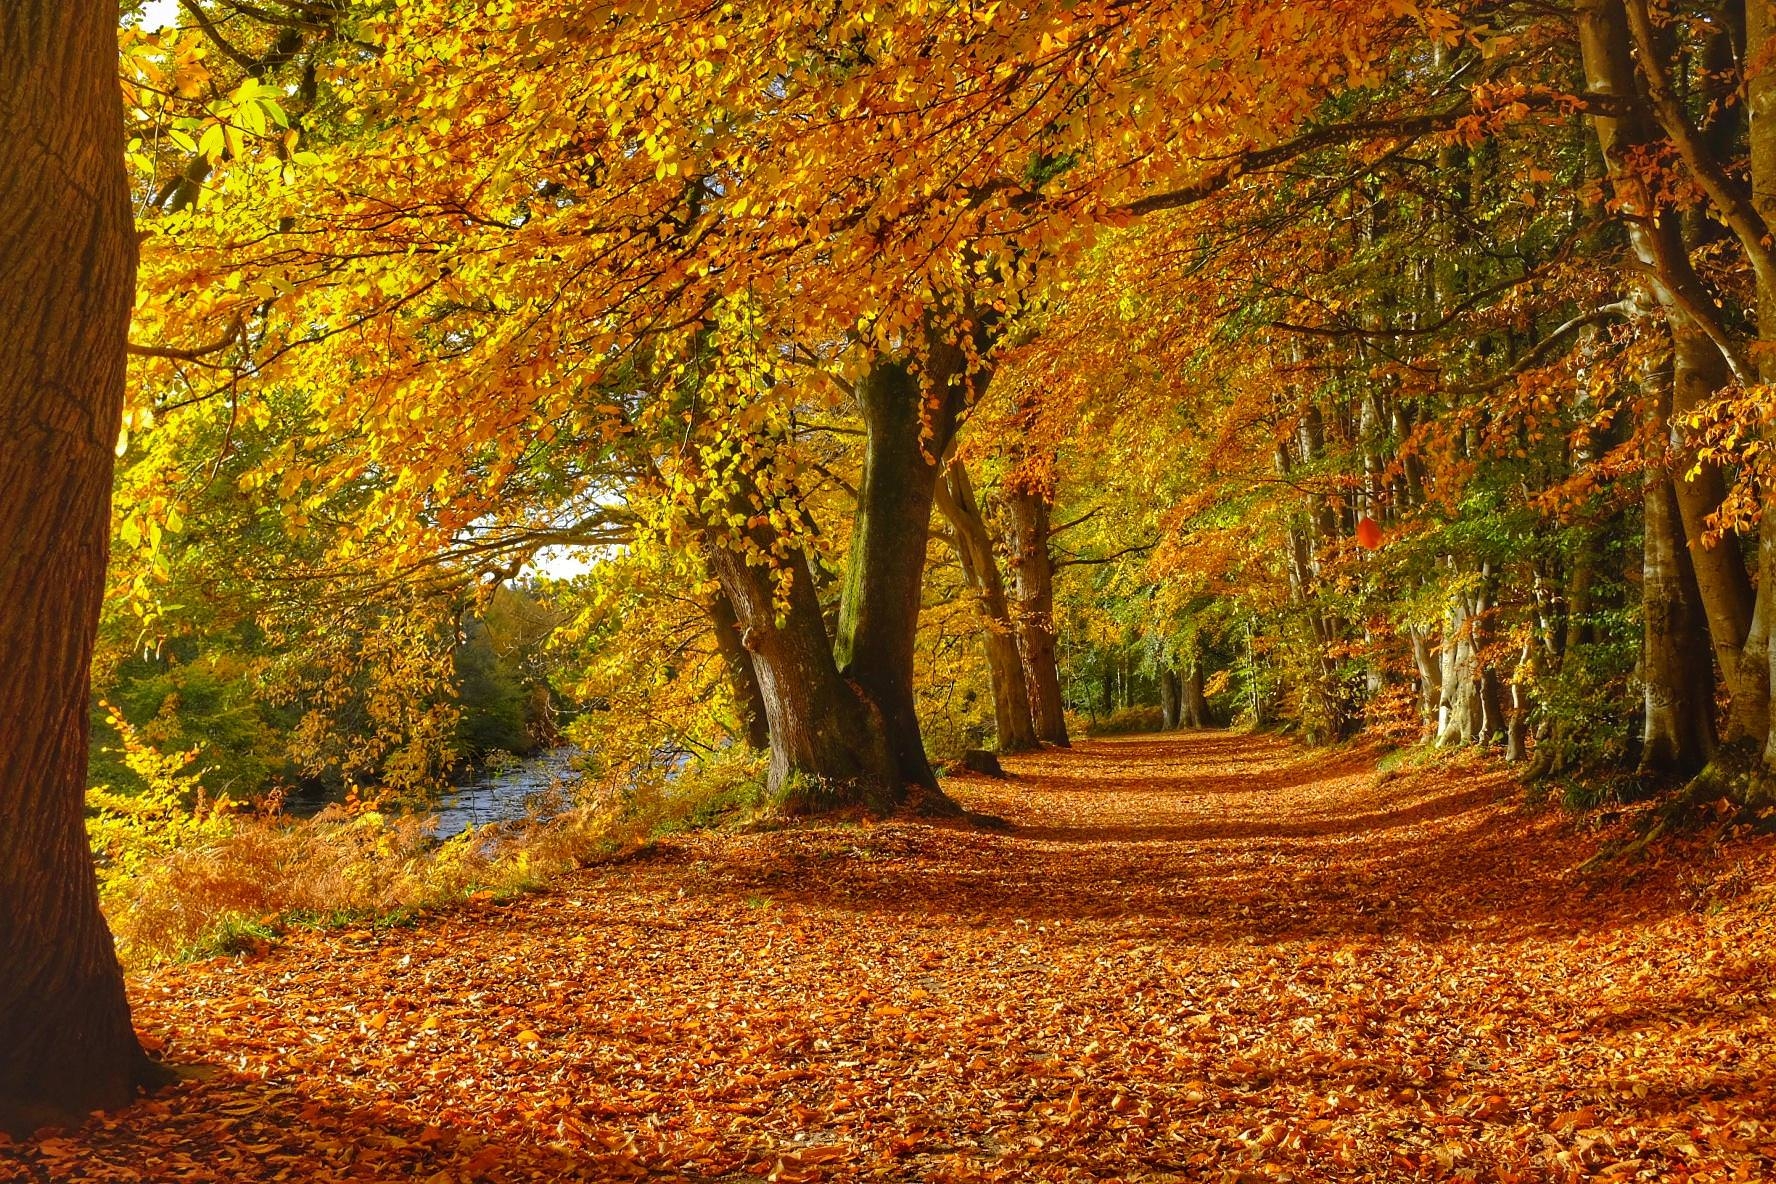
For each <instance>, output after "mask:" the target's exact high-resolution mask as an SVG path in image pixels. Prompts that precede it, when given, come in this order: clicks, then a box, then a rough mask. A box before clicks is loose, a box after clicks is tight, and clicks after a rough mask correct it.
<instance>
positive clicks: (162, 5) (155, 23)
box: [142, 0, 179, 31]
mask: <svg viewBox="0 0 1776 1184" xmlns="http://www.w3.org/2000/svg"><path fill="white" fill-rule="evenodd" d="M178 23H179V0H148V3H146V4H144V5H142V27H143V28H144V29H148V30H150V31H152V30H155V29H158V28H160V27H162V26H163V25H176V24H178Z"/></svg>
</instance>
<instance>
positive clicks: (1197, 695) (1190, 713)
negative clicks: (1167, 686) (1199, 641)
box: [1183, 650, 1209, 728]
mask: <svg viewBox="0 0 1776 1184" xmlns="http://www.w3.org/2000/svg"><path fill="white" fill-rule="evenodd" d="M1183 691H1184V695H1183V698H1184V711H1183V715H1184V726H1185V727H1187V728H1206V727H1208V726H1209V699H1208V696H1207V695H1205V694H1204V693H1203V664H1202V654H1201V652H1200V650H1199V652H1198V653H1197V654H1195V655H1194V656H1193V657H1192V658H1191V660H1190V669H1189V670H1188V671H1186V672H1185V674H1184V687H1183Z"/></svg>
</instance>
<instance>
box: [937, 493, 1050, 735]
mask: <svg viewBox="0 0 1776 1184" xmlns="http://www.w3.org/2000/svg"><path fill="white" fill-rule="evenodd" d="M936 493H937V504H938V508H939V509H941V510H942V511H943V514H944V517H946V518H948V519H949V521H950V525H951V527H953V528H954V530H955V532H956V553H957V555H958V557H959V558H960V560H961V563H962V574H963V577H964V578H965V579H966V580H967V581H968V586H969V587H970V588H972V589H973V590H974V596H975V601H976V603H978V604H979V605H980V611H981V620H982V623H983V624H984V626H985V632H984V633H983V634H982V643H983V645H984V647H985V649H986V655H987V672H988V674H989V676H990V677H991V679H992V683H993V720H994V724H995V726H996V728H997V730H998V736H999V751H1000V752H1002V753H1007V752H1028V751H1029V750H1030V749H1032V748H1035V747H1037V744H1038V741H1037V739H1036V725H1035V723H1034V721H1033V720H1032V718H1031V715H1030V690H1029V683H1028V681H1027V680H1026V679H1025V677H1024V663H1023V660H1022V658H1020V657H1019V656H1018V646H1017V626H1016V623H1015V622H1013V620H1012V618H1011V605H1010V602H1009V601H1008V600H1007V599H1006V595H1005V580H1004V577H1002V576H1001V575H1000V574H999V560H998V558H997V557H996V556H995V555H994V554H993V539H992V535H990V534H989V533H988V532H987V523H986V519H985V518H984V517H983V516H982V515H981V511H980V503H979V501H978V500H977V499H976V498H975V496H974V485H973V483H972V482H970V481H969V479H968V469H967V468H966V467H965V466H964V465H963V464H962V462H961V461H959V460H951V461H950V463H949V466H948V468H946V469H945V471H944V478H943V480H941V481H939V482H938V483H937V489H936Z"/></svg>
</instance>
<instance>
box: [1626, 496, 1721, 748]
mask: <svg viewBox="0 0 1776 1184" xmlns="http://www.w3.org/2000/svg"><path fill="white" fill-rule="evenodd" d="M1677 519H1678V509H1677V496H1676V494H1675V493H1674V492H1673V491H1672V488H1671V482H1670V481H1669V480H1668V479H1667V478H1666V477H1665V475H1664V474H1663V473H1662V472H1658V471H1653V472H1651V473H1649V474H1648V477H1647V482H1646V491H1645V522H1646V534H1645V544H1644V547H1643V550H1642V560H1641V562H1642V566H1641V616H1642V621H1643V624H1644V632H1645V650H1644V653H1643V660H1642V665H1641V684H1642V687H1643V689H1644V692H1645V703H1646V709H1645V713H1644V715H1643V717H1642V724H1641V729H1642V730H1641V750H1640V769H1641V771H1642V772H1643V773H1676V774H1683V775H1688V774H1690V773H1694V772H1696V771H1697V770H1698V769H1700V768H1701V767H1702V766H1703V765H1704V764H1706V763H1707V761H1708V758H1709V757H1710V756H1712V755H1713V754H1714V672H1713V670H1712V668H1711V663H1710V661H1709V657H1708V642H1707V638H1706V636H1705V634H1704V625H1703V622H1702V612H1701V606H1700V605H1699V604H1698V603H1697V601H1698V596H1697V593H1696V591H1695V576H1694V574H1693V573H1692V572H1691V571H1690V570H1689V555H1688V553H1687V552H1685V550H1684V549H1683V547H1682V546H1681V545H1680V543H1679V537H1680V536H1679V526H1678V521H1677Z"/></svg>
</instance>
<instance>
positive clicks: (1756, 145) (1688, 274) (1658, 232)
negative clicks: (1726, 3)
mask: <svg viewBox="0 0 1776 1184" xmlns="http://www.w3.org/2000/svg"><path fill="white" fill-rule="evenodd" d="M1575 14H1576V16H1577V18H1578V33H1579V48H1580V52H1581V57H1582V59H1583V63H1584V70H1585V83H1586V89H1587V91H1588V92H1589V93H1590V94H1593V95H1597V96H1600V97H1602V98H1605V99H1609V100H1612V101H1613V102H1614V103H1615V105H1616V107H1617V108H1618V111H1619V113H1617V114H1609V115H1594V116H1592V117H1591V127H1592V129H1593V130H1594V131H1595V133H1596V135H1597V143H1598V147H1599V148H1600V149H1601V150H1602V152H1603V157H1604V162H1605V164H1606V165H1607V166H1608V170H1609V176H1610V182H1611V186H1612V188H1613V190H1614V197H1615V202H1616V206H1617V208H1618V209H1619V210H1620V211H1621V215H1622V224H1623V228H1624V230H1625V231H1626V232H1627V235H1628V241H1629V243H1630V245H1631V246H1632V247H1633V250H1634V254H1635V256H1636V257H1637V258H1638V260H1639V261H1640V263H1641V265H1642V276H1643V278H1644V279H1645V281H1646V284H1647V288H1648V290H1649V291H1650V292H1651V294H1652V296H1653V298H1654V299H1655V300H1657V302H1658V304H1659V306H1660V308H1661V309H1662V310H1663V311H1664V314H1665V317H1666V320H1667V321H1668V323H1669V324H1670V325H1671V331H1672V338H1673V349H1674V352H1675V356H1676V363H1677V375H1676V378H1677V384H1678V386H1679V388H1680V390H1679V393H1678V395H1677V398H1678V399H1679V400H1686V401H1687V400H1688V399H1690V398H1691V397H1693V395H1694V391H1693V390H1692V387H1695V386H1700V385H1702V384H1705V383H1706V382H1707V381H1709V380H1708V378H1707V377H1706V376H1707V374H1708V372H1709V368H1710V366H1711V365H1712V364H1710V366H1704V365H1701V364H1700V362H1699V360H1698V359H1697V358H1696V356H1695V352H1694V351H1695V350H1696V349H1697V348H1698V347H1699V344H1700V343H1699V342H1697V341H1696V340H1695V335H1697V334H1702V335H1705V336H1708V337H1709V340H1710V342H1711V343H1712V344H1714V345H1715V346H1716V349H1717V351H1720V352H1722V353H1723V359H1724V356H1725V351H1724V350H1723V349H1722V346H1721V343H1720V342H1719V341H1717V340H1716V339H1715V337H1714V335H1713V333H1710V332H1708V330H1709V325H1708V323H1707V321H1706V318H1708V317H1710V316H1712V313H1711V309H1712V302H1711V300H1710V298H1709V296H1708V293H1707V291H1706V289H1705V288H1704V287H1703V285H1702V284H1701V282H1700V280H1699V279H1698V278H1697V276H1696V273H1695V271H1694V268H1693V267H1692V265H1691V263H1690V260H1689V255H1688V252H1687V251H1686V250H1685V244H1684V243H1683V240H1682V234H1681V220H1680V219H1679V218H1678V217H1676V216H1674V215H1671V214H1669V212H1667V216H1664V217H1660V216H1659V214H1660V212H1661V211H1660V210H1659V209H1658V204H1657V202H1656V201H1655V199H1654V197H1653V195H1652V194H1651V192H1650V191H1649V189H1648V187H1647V181H1646V179H1645V177H1644V176H1643V175H1642V172H1641V171H1640V170H1638V169H1637V168H1636V167H1635V166H1634V165H1633V164H1632V157H1633V156H1634V155H1635V154H1636V153H1638V152H1639V151H1641V150H1642V149H1643V148H1645V147H1646V146H1648V145H1650V144H1660V143H1661V142H1662V140H1663V137H1662V135H1661V133H1660V132H1658V131H1657V130H1656V129H1655V128H1654V127H1652V126H1651V121H1650V120H1649V119H1648V118H1647V117H1646V114H1645V112H1644V109H1643V108H1642V107H1641V105H1640V104H1641V100H1642V97H1643V87H1642V85H1641V83H1640V81H1639V80H1638V79H1637V77H1636V70H1635V62H1634V57H1633V54H1632V52H1631V44H1630V34H1629V29H1628V24H1627V16H1626V14H1625V12H1624V11H1623V9H1622V6H1621V3H1620V0H1582V2H1581V3H1579V4H1578V5H1577V7H1576V10H1575ZM1746 17H1747V22H1746V23H1747V47H1746V60H1747V62H1752V63H1757V62H1764V63H1766V65H1765V66H1764V67H1763V68H1762V69H1754V70H1753V71H1751V74H1750V76H1749V77H1748V78H1747V80H1746V91H1747V108H1748V112H1749V117H1750V123H1751V166H1752V167H1751V173H1752V204H1753V206H1754V207H1756V209H1757V210H1758V212H1759V213H1760V214H1763V215H1764V216H1766V217H1768V216H1769V215H1770V214H1771V213H1772V212H1776V199H1773V198H1772V195H1773V194H1776V120H1773V119H1772V116H1771V115H1770V110H1771V100H1772V98H1773V97H1776V95H1773V93H1772V82H1773V81H1776V76H1773V75H1772V72H1771V70H1770V69H1769V68H1768V65H1767V59H1768V52H1767V49H1766V43H1767V41H1768V34H1769V27H1770V21H1769V11H1768V5H1767V3H1764V2H1763V0H1759V2H1758V3H1753V4H1748V5H1747V6H1746ZM1758 321H1759V336H1760V338H1762V339H1763V341H1764V343H1765V344H1766V345H1769V344H1776V293H1771V292H1768V291H1765V290H1764V286H1763V284H1762V283H1761V282H1760V284H1759V290H1758ZM1717 329H1718V327H1717ZM1772 367H1776V357H1772V353H1771V351H1770V350H1769V349H1767V348H1766V349H1765V350H1762V351H1759V369H1760V371H1762V373H1760V377H1762V378H1763V379H1765V380H1766V381H1767V380H1769V379H1770V378H1772V377H1776V373H1772V372H1770V371H1771V368H1772ZM1707 492H1708V491H1707V490H1706V489H1704V490H1703V491H1701V492H1700V493H1698V492H1696V491H1692V490H1680V491H1679V504H1680V507H1681V509H1682V511H1683V513H1684V514H1685V516H1686V517H1687V518H1689V519H1691V520H1694V519H1696V518H1697V517H1699V514H1698V512H1697V511H1698V510H1699V509H1700V508H1701V504H1702V503H1703V502H1704V501H1705V500H1706V498H1707ZM1686 503H1690V504H1686ZM1766 504H1767V505H1768V504H1769V503H1768V499H1766ZM1772 518H1773V516H1772V515H1771V514H1770V513H1767V512H1766V513H1765V515H1764V523H1765V527H1764V533H1765V536H1766V537H1765V538H1764V540H1763V542H1762V543H1761V545H1760V555H1761V556H1766V557H1767V556H1768V555H1769V554H1770V552H1771V550H1772V541H1771V539H1770V538H1769V537H1768V536H1769V535H1770V532H1771V531H1772V530H1776V522H1773V521H1772ZM1700 538H1701V535H1700V534H1699V533H1696V532H1694V531H1692V532H1691V540H1692V545H1694V543H1695V542H1697V541H1699V540H1700ZM1760 566H1761V567H1762V571H1763V574H1762V576H1761V577H1760V580H1761V585H1760V590H1759V593H1758V595H1757V599H1756V602H1755V603H1754V605H1753V608H1752V613H1751V616H1750V619H1749V621H1746V623H1745V625H1744V632H1743V641H1742V642H1741V643H1739V650H1740V652H1739V653H1738V655H1737V656H1736V660H1735V656H1734V655H1732V654H1731V653H1730V652H1729V653H1728V654H1727V655H1726V658H1727V661H1728V662H1730V663H1731V665H1730V666H1729V667H1728V668H1726V669H1724V670H1723V673H1724V675H1725V677H1726V679H1727V682H1728V686H1729V689H1730V690H1731V691H1732V692H1733V711H1732V717H1731V719H1730V721H1729V725H1728V737H1729V738H1730V739H1740V738H1743V739H1748V740H1754V741H1755V742H1756V743H1758V744H1764V743H1765V742H1766V740H1767V738H1768V736H1769V732H1770V722H1771V718H1770V668H1769V654H1770V650H1769V646H1768V639H1769V617H1770V605H1769V601H1770V582H1771V581H1770V575H1771V574H1772V573H1771V569H1770V568H1769V566H1768V564H1765V563H1761V564H1760ZM1713 567H1714V565H1713V564H1711V563H1709V562H1703V561H1698V563H1697V566H1696V568H1695V570H1696V572H1697V576H1698V580H1699V582H1700V584H1701V586H1702V588H1703V593H1702V595H1703V603H1704V606H1705V607H1706V608H1707V609H1708V611H1709V614H1710V624H1711V626H1712V627H1714V628H1715V629H1716V630H1717V631H1718V632H1720V633H1726V632H1727V631H1728V630H1729V629H1731V631H1732V632H1733V633H1735V634H1736V633H1738V632H1739V627H1738V624H1737V622H1738V621H1740V620H1744V617H1743V608H1742V603H1733V600H1734V599H1735V598H1737V597H1741V596H1742V594H1743V590H1742V589H1739V590H1734V589H1730V588H1724V587H1721V586H1718V585H1717V579H1716V577H1717V576H1718V577H1720V578H1722V579H1726V580H1728V581H1731V579H1732V577H1731V575H1730V573H1728V574H1726V575H1724V576H1722V575H1721V573H1719V572H1717V571H1714V570H1713ZM1729 622H1731V624H1729ZM1736 641H1738V639H1737V638H1736V637H1717V638H1716V642H1717V645H1719V644H1720V643H1722V642H1725V643H1727V647H1726V648H1728V649H1729V650H1730V647H1731V644H1732V643H1733V642H1736Z"/></svg>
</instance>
